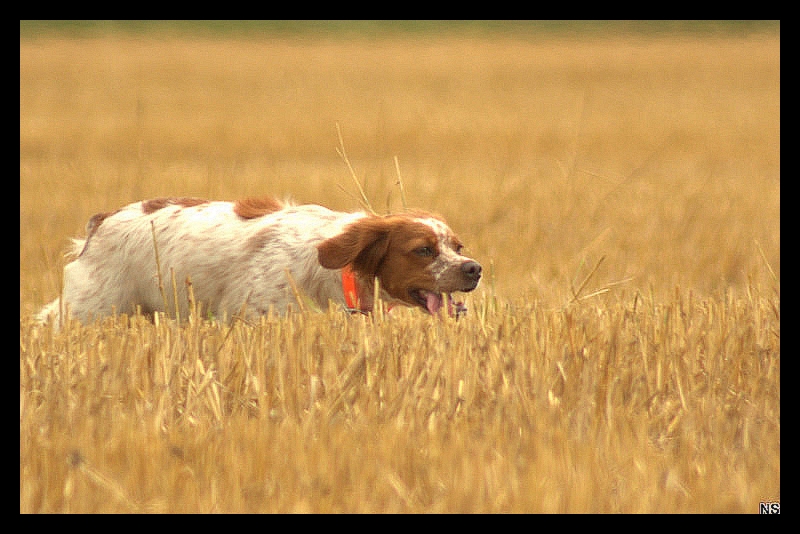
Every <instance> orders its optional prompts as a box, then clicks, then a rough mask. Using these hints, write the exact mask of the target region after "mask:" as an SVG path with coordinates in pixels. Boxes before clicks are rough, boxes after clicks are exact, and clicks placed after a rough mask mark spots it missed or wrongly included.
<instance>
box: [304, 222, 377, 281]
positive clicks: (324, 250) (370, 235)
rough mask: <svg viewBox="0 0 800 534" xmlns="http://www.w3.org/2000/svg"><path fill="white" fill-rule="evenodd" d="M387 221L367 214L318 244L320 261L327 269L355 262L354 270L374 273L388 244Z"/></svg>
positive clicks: (368, 273) (353, 264) (373, 274)
mask: <svg viewBox="0 0 800 534" xmlns="http://www.w3.org/2000/svg"><path fill="white" fill-rule="evenodd" d="M389 229H390V225H389V223H388V222H387V221H385V220H383V219H382V218H380V217H365V218H363V219H360V220H358V221H356V222H354V223H352V224H350V225H348V226H347V227H346V228H345V229H344V231H342V233H340V234H339V235H336V236H333V237H331V238H329V239H326V240H325V241H323V242H322V243H320V244H319V245H317V251H318V254H319V263H320V265H322V266H323V267H325V268H326V269H341V268H343V267H344V266H345V265H348V264H352V266H353V270H354V271H356V272H359V273H363V274H367V275H370V276H375V275H376V274H377V272H378V267H379V266H380V263H381V260H382V259H383V257H384V256H385V255H386V251H387V250H388V248H389Z"/></svg>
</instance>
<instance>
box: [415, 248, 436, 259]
mask: <svg viewBox="0 0 800 534" xmlns="http://www.w3.org/2000/svg"><path fill="white" fill-rule="evenodd" d="M414 254H416V255H417V256H422V257H429V256H433V254H434V252H433V249H432V248H431V247H418V248H415V249H414Z"/></svg>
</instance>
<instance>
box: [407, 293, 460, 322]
mask: <svg viewBox="0 0 800 534" xmlns="http://www.w3.org/2000/svg"><path fill="white" fill-rule="evenodd" d="M408 293H409V294H410V295H411V298H412V299H414V301H415V302H416V303H417V304H419V305H420V306H422V307H423V308H425V309H426V310H427V311H428V313H430V314H431V315H436V314H437V313H439V310H441V309H442V306H444V305H445V299H444V297H443V296H442V294H441V293H435V292H433V291H428V290H426V289H409V291H408ZM446 302H447V313H448V314H449V315H450V316H454V317H458V316H460V315H463V314H465V313H467V307H466V306H465V305H464V303H463V302H454V301H453V296H452V295H450V294H449V293H448V294H447V301H446Z"/></svg>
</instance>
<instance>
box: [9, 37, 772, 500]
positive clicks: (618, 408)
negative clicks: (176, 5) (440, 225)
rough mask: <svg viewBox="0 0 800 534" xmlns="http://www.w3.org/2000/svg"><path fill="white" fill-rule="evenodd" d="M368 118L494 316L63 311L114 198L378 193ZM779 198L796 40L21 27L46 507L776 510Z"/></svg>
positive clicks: (385, 154) (385, 191)
mask: <svg viewBox="0 0 800 534" xmlns="http://www.w3.org/2000/svg"><path fill="white" fill-rule="evenodd" d="M337 124H338V125H339V128H340V129H341V134H342V139H343V141H344V146H345V148H346V151H347V155H348V157H349V160H350V162H351V163H352V165H353V167H354V169H355V172H356V174H357V176H358V178H359V179H360V180H361V181H362V183H364V184H365V189H366V194H367V196H368V197H369V199H370V200H371V201H372V204H373V206H374V207H375V209H376V210H377V211H381V212H383V211H387V210H392V211H397V210H400V209H402V205H401V200H400V190H399V187H398V186H397V184H396V182H397V176H398V172H397V166H399V169H400V173H401V175H402V181H403V184H404V188H405V193H406V197H407V199H408V204H409V205H410V206H413V207H418V208H423V209H428V210H431V211H436V212H439V213H441V214H442V215H444V216H445V218H446V219H447V220H448V222H449V223H450V225H451V226H452V227H453V228H454V229H455V231H456V232H457V233H458V234H459V236H460V237H461V239H462V240H463V241H464V242H465V243H466V245H467V249H466V250H467V252H468V254H469V255H471V256H472V257H474V258H476V259H477V260H478V261H480V262H481V263H482V264H483V266H484V274H485V276H484V280H483V281H482V282H481V285H480V286H479V288H478V289H477V290H476V291H475V292H474V293H472V294H470V295H468V296H467V297H466V302H467V304H468V306H469V307H470V312H469V314H468V315H467V316H466V317H465V318H463V319H460V320H458V321H456V320H453V319H449V318H431V317H428V316H424V315H422V313H420V312H417V311H412V310H397V311H392V313H391V314H389V315H387V316H384V315H382V314H376V315H374V316H372V317H361V316H359V317H351V316H347V315H344V314H342V313H341V312H339V311H338V310H328V311H327V312H322V313H320V312H305V313H292V314H289V315H288V316H287V317H272V316H270V317H264V318H262V321H261V322H260V324H246V323H243V322H240V321H235V322H233V323H231V324H219V323H217V322H209V321H203V320H201V319H200V318H197V317H191V318H190V319H189V321H188V322H186V323H183V324H177V323H176V322H175V321H173V320H171V319H169V318H168V317H163V316H160V317H157V318H156V320H155V321H148V320H146V319H144V318H142V317H132V318H127V317H118V318H108V319H107V320H105V321H103V322H100V323H97V324H93V325H83V326H82V325H78V324H71V325H68V327H66V328H64V329H63V330H62V331H60V332H54V331H53V330H52V329H51V328H49V327H43V326H39V325H35V324H34V323H33V321H32V316H33V314H34V313H35V312H36V311H37V310H38V308H39V307H40V306H42V305H43V304H44V303H46V302H47V301H49V300H51V299H53V298H55V296H56V295H57V294H58V291H59V286H60V271H61V268H62V267H63V264H64V259H63V252H64V251H65V250H66V248H67V245H68V242H69V238H70V237H74V236H79V235H81V233H82V232H83V228H84V225H85V224H86V222H87V221H88V220H89V218H90V217H91V216H92V215H93V214H94V213H97V212H100V211H109V210H113V209H115V208H117V207H120V206H122V205H124V204H127V203H129V202H133V201H136V200H140V199H143V198H148V197H156V196H199V197H205V198H220V199H233V198H238V197H242V196H254V195H276V196H279V197H284V196H291V197H292V198H294V199H295V200H297V201H299V202H311V203H319V204H324V205H326V206H329V207H331V208H334V209H342V210H353V209H358V208H359V205H358V201H357V200H356V197H355V187H354V185H353V181H352V179H351V177H350V174H349V171H348V169H347V165H346V164H345V163H344V162H343V161H342V158H340V156H339V154H338V153H337V146H338V145H339V138H338V135H337ZM395 158H396V162H395ZM396 163H397V165H396ZM779 219H780V36H779V34H778V33H775V34H772V33H758V34H754V35H751V36H739V37H723V36H719V35H706V36H701V35H688V34H678V35H673V36H669V35H668V36H658V37H656V36H653V37H646V36H641V35H639V36H629V37H624V38H623V37H618V38H610V37H600V36H596V35H595V36H593V37H590V38H585V39H577V38H571V39H570V38H566V37H559V36H557V35H550V36H548V37H546V38H533V37H530V36H528V37H527V38H523V37H520V36H516V37H510V36H509V37H503V36H492V37H489V36H483V37H480V36H478V37H472V38H469V39H467V38H458V37H457V36H455V35H452V34H449V35H447V36H446V37H435V36H432V35H430V34H425V35H419V36H416V37H414V38H411V37H407V36H406V37H404V36H398V35H392V36H387V37H384V38H380V39H374V40H366V39H358V38H348V39H343V38H335V37H328V38H322V39H312V38H310V37H308V36H297V37H293V38H292V37H282V38H273V39H269V38H266V37H263V38H257V37H253V36H250V37H248V38H226V39H222V38H211V37H209V38H199V37H196V38H191V37H183V38H178V37H163V38H155V37H152V36H139V37H133V36H128V37H119V36H117V37H115V36H113V35H112V36H99V37H94V38H74V39H59V38H55V37H45V38H38V39H35V38H25V39H21V40H20V511H21V512H24V513H32V512H201V513H205V512H223V513H224V512H554V513H572V512H742V513H757V512H758V509H759V502H764V501H770V502H775V501H780V221H779Z"/></svg>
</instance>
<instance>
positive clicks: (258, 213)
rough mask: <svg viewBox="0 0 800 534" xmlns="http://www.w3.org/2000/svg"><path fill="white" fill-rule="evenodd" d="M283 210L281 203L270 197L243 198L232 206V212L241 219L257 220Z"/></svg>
mask: <svg viewBox="0 0 800 534" xmlns="http://www.w3.org/2000/svg"><path fill="white" fill-rule="evenodd" d="M282 209H283V202H281V201H280V200H276V199H274V198H272V197H260V198H243V199H241V200H237V201H236V203H235V204H234V205H233V212H234V213H235V214H236V215H238V216H239V217H241V218H242V219H257V218H258V217H263V216H264V215H267V214H269V213H273V212H276V211H280V210H282Z"/></svg>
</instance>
